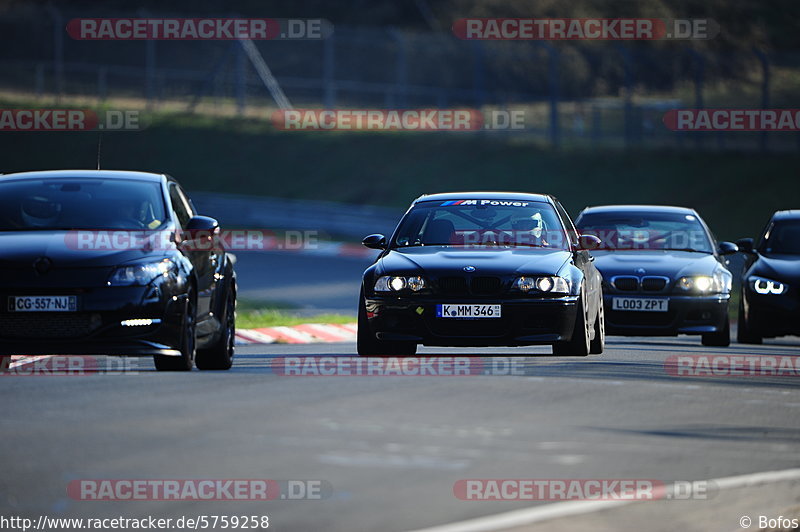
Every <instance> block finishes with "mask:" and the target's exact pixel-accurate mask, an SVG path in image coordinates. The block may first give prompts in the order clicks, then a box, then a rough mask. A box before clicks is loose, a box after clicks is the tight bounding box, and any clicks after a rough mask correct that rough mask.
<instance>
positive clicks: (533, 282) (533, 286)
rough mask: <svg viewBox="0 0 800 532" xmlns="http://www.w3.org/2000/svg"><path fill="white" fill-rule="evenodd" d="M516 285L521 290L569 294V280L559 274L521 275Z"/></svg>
mask: <svg viewBox="0 0 800 532" xmlns="http://www.w3.org/2000/svg"><path fill="white" fill-rule="evenodd" d="M514 286H515V287H516V288H517V289H518V290H519V291H521V292H526V293H527V292H530V291H531V290H533V291H535V292H543V293H547V294H568V293H569V290H570V284H569V281H567V280H566V279H564V278H563V277H559V276H545V277H520V278H518V279H517V280H516V282H515V283H514Z"/></svg>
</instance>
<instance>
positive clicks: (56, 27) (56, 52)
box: [47, 4, 65, 102]
mask: <svg viewBox="0 0 800 532" xmlns="http://www.w3.org/2000/svg"><path fill="white" fill-rule="evenodd" d="M47 10H48V11H50V16H52V17H53V75H54V78H55V85H56V87H55V89H56V102H60V101H61V96H62V95H63V93H64V31H65V30H64V17H63V16H62V15H61V11H59V9H58V8H57V7H55V6H54V5H53V4H49V5H48V6H47Z"/></svg>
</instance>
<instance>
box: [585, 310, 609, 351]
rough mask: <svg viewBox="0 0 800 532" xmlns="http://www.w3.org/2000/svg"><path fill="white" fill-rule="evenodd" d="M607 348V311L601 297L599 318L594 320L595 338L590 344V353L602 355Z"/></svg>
mask: <svg viewBox="0 0 800 532" xmlns="http://www.w3.org/2000/svg"><path fill="white" fill-rule="evenodd" d="M605 348H606V312H605V309H604V308H603V300H602V298H601V299H600V308H599V309H598V311H597V319H596V320H594V340H592V343H591V344H589V354H591V355H600V354H602V353H603V351H604V350H605Z"/></svg>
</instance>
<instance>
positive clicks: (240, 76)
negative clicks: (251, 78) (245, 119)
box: [231, 42, 247, 116]
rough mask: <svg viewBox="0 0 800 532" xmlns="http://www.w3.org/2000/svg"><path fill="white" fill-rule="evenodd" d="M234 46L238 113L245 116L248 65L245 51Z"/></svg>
mask: <svg viewBox="0 0 800 532" xmlns="http://www.w3.org/2000/svg"><path fill="white" fill-rule="evenodd" d="M231 46H233V49H234V51H233V53H234V54H235V55H234V61H235V65H236V67H235V68H236V112H237V113H238V115H239V116H242V115H244V111H245V107H246V106H247V68H246V67H247V64H246V63H245V56H244V50H242V47H241V46H239V45H238V43H235V42H234V43H231Z"/></svg>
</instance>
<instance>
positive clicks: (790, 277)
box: [750, 255, 800, 284]
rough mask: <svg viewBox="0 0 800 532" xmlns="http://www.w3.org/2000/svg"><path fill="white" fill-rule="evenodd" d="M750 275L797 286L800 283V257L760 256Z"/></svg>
mask: <svg viewBox="0 0 800 532" xmlns="http://www.w3.org/2000/svg"><path fill="white" fill-rule="evenodd" d="M750 274H751V275H761V276H763V277H767V278H769V279H775V280H776V281H784V282H787V283H795V284H796V283H797V282H798V281H800V257H797V256H796V255H759V256H758V260H757V261H756V263H755V264H754V265H753V268H752V270H751V271H750Z"/></svg>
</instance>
